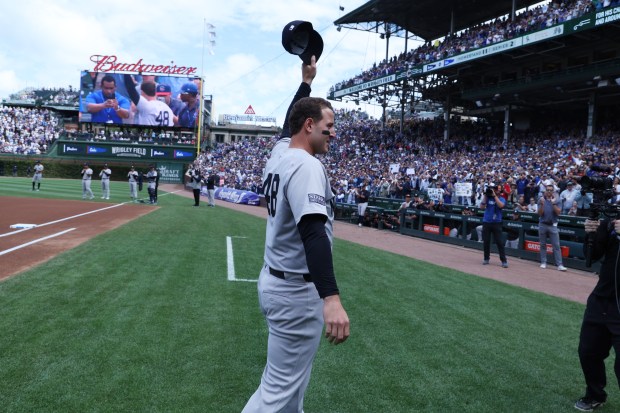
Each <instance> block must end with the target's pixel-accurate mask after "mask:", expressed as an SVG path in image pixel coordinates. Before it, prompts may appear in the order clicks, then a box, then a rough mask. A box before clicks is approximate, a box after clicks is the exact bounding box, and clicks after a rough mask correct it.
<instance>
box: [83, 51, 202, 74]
mask: <svg viewBox="0 0 620 413" xmlns="http://www.w3.org/2000/svg"><path fill="white" fill-rule="evenodd" d="M90 61H91V62H93V63H95V68H94V69H93V71H94V72H138V73H165V74H167V75H194V74H196V72H197V70H198V69H197V68H195V67H186V66H177V65H175V64H172V63H171V64H170V65H151V64H145V63H142V59H138V61H137V62H135V63H120V62H118V59H117V57H116V56H114V55H110V56H106V55H98V54H95V55H92V56H91V57H90Z"/></svg>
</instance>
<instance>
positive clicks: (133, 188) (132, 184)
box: [127, 166, 138, 202]
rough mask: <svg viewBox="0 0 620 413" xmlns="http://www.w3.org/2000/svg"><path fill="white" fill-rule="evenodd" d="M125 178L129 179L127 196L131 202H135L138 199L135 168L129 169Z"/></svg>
mask: <svg viewBox="0 0 620 413" xmlns="http://www.w3.org/2000/svg"><path fill="white" fill-rule="evenodd" d="M127 178H129V195H130V196H131V200H132V201H134V202H135V201H136V200H137V199H138V172H137V171H136V168H134V167H133V166H132V167H131V168H130V169H129V172H128V173H127Z"/></svg>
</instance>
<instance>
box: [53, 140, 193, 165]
mask: <svg viewBox="0 0 620 413" xmlns="http://www.w3.org/2000/svg"><path fill="white" fill-rule="evenodd" d="M58 155H59V156H75V157H80V158H107V159H111V158H118V159H127V160H131V159H142V160H153V161H162V160H174V161H183V162H186V163H190V162H193V161H194V158H195V157H196V150H195V149H194V148H193V147H191V146H156V145H139V144H138V145H135V144H131V143H117V142H107V141H101V142H79V141H59V142H58Z"/></svg>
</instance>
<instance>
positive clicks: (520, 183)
mask: <svg viewBox="0 0 620 413" xmlns="http://www.w3.org/2000/svg"><path fill="white" fill-rule="evenodd" d="M528 183H529V181H528V180H527V178H526V177H525V172H521V175H520V176H519V179H517V182H516V184H517V194H519V195H525V188H527V184H528Z"/></svg>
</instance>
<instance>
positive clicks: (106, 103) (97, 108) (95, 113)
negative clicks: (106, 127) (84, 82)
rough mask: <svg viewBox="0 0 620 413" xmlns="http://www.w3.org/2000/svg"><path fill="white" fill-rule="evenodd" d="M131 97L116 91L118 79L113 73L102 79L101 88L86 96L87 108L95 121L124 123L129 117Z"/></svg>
mask: <svg viewBox="0 0 620 413" xmlns="http://www.w3.org/2000/svg"><path fill="white" fill-rule="evenodd" d="M130 106H131V103H130V102H129V99H127V98H126V97H124V96H123V95H121V94H120V93H117V92H116V80H115V79H114V77H113V76H111V75H105V76H104V77H103V78H102V79H101V89H100V90H96V91H94V92H91V93H90V94H89V95H88V96H87V97H86V110H87V111H88V112H89V113H91V114H92V118H91V121H92V122H95V123H116V124H122V123H123V119H127V118H128V117H129V108H130Z"/></svg>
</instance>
